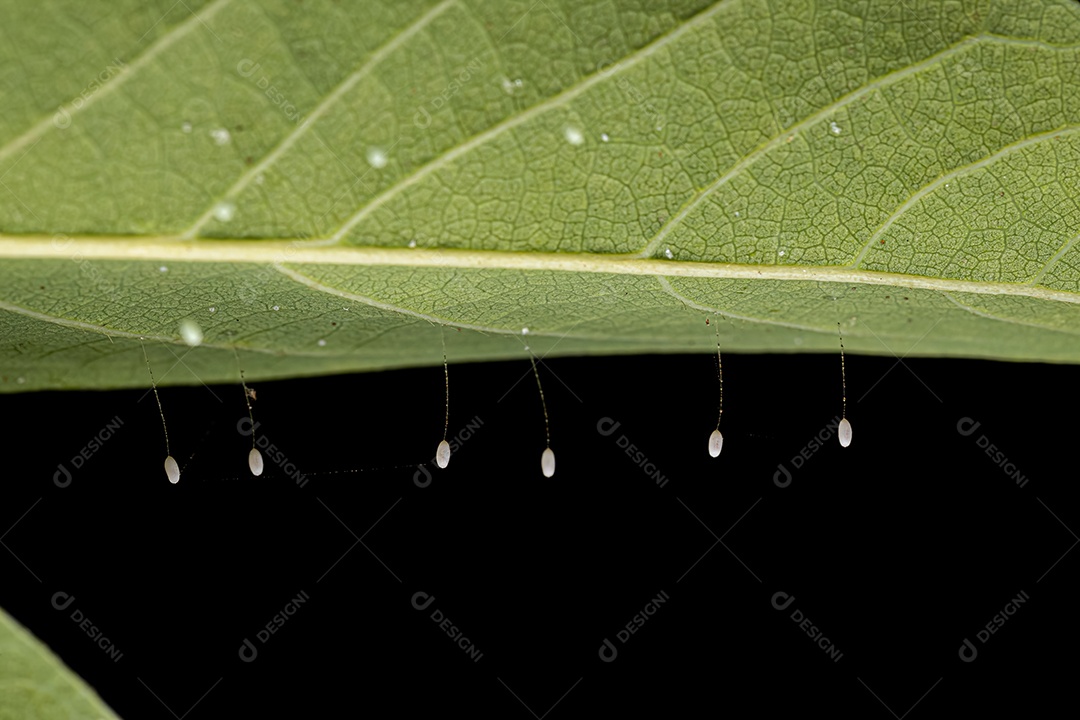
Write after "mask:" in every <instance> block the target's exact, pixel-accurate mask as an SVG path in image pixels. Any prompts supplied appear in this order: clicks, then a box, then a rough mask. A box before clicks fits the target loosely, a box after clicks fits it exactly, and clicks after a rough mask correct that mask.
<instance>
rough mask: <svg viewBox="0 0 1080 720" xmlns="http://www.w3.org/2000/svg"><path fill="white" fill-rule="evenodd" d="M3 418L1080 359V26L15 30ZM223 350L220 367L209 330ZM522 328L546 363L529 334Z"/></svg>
mask: <svg viewBox="0 0 1080 720" xmlns="http://www.w3.org/2000/svg"><path fill="white" fill-rule="evenodd" d="M0 22H3V24H4V26H5V27H11V28H15V29H17V30H18V32H10V33H8V42H7V43H5V44H4V45H3V46H0V88H3V94H4V99H5V106H4V109H3V111H2V112H0V184H2V185H3V187H2V188H0V334H2V337H3V342H2V343H0V391H9V392H12V391H25V390H40V389H50V388H112V387H125V386H145V385H146V384H147V376H146V370H145V363H144V361H143V356H142V351H141V350H140V344H142V345H144V346H145V347H146V350H147V352H148V354H149V356H150V359H151V362H152V363H153V364H154V366H155V369H156V372H157V374H158V376H159V380H160V381H161V382H162V384H191V383H196V382H231V381H235V380H236V376H237V371H236V356H234V351H235V352H236V353H237V354H238V355H239V358H240V362H241V363H242V364H243V366H244V369H245V373H246V374H247V375H248V376H249V377H251V378H269V377H289V376H300V375H312V374H320V373H334V372H343V371H353V370H374V369H381V368H392V367H400V366H407V365H425V364H434V363H438V362H440V361H441V358H442V348H441V343H440V342H439V336H440V333H441V334H443V335H445V337H446V342H447V348H448V351H449V353H450V357H451V359H452V360H454V361H468V360H485V359H499V358H523V357H525V354H526V349H525V348H526V346H527V347H528V348H529V349H530V350H532V351H534V352H536V353H539V354H544V353H548V352H550V353H552V354H554V355H571V354H574V355H581V354H614V353H644V352H685V351H707V350H710V349H711V348H713V347H714V344H715V335H714V334H713V331H712V329H711V328H707V327H705V325H704V318H705V317H707V316H710V315H711V316H714V317H716V322H717V323H718V324H719V325H718V327H719V329H720V336H721V345H722V346H723V348H724V349H725V350H730V351H736V352H738V351H744V352H761V351H766V352H805V351H830V352H836V351H837V345H838V344H837V337H836V336H837V324H838V323H839V324H840V325H841V327H842V329H843V332H844V340H845V347H846V348H848V349H850V350H851V351H853V352H865V353H877V354H891V353H895V354H897V355H900V356H903V355H908V354H910V355H928V356H963V357H988V358H1000V359H1013V360H1043V361H1052V362H1078V361H1080V343H1077V342H1076V340H1077V337H1076V336H1077V334H1078V333H1080V316H1078V312H1080V256H1078V255H1077V252H1080V251H1077V250H1076V249H1075V248H1074V247H1073V246H1074V245H1075V244H1076V241H1077V240H1078V239H1080V204H1078V201H1080V4H1077V3H1075V2H1071V1H1069V2H1067V1H1066V0H994V1H993V2H991V1H990V0H950V1H948V2H946V1H945V0H918V1H916V0H908V1H906V2H902V3H895V2H889V1H878V0H873V1H866V2H851V1H850V0H835V1H828V0H802V1H795V2H788V1H785V2H779V1H777V2H766V1H764V0H722V1H721V2H713V3H710V2H705V1H704V0H669V1H668V2H643V1H641V0H637V1H631V0H618V1H612V2H605V3H586V4H582V3H579V2H575V1H574V0H547V1H546V2H544V3H539V4H536V3H533V2H531V0H522V1H520V2H517V1H513V2H493V1H486V2H481V1H480V0H444V1H443V2H433V1H431V0H399V1H396V2H392V3H391V2H386V3H375V2H366V3H340V4H339V3H335V2H330V1H329V0H327V1H322V2H320V1H315V2H305V3H303V4H299V3H295V2H290V1H287V0H261V1H259V2H256V1H255V0H214V1H212V2H202V3H200V2H188V3H179V4H173V3H172V2H171V1H170V0H155V1H153V2H145V1H144V0H120V1H118V2H110V3H83V2H78V1H76V0H57V2H55V3H53V10H52V11H51V12H50V13H48V14H47V15H43V14H41V13H39V12H38V11H37V10H36V9H34V8H33V7H32V6H30V5H28V4H26V3H20V2H17V0H2V1H0ZM184 320H191V321H193V322H194V323H195V324H196V325H197V326H198V328H199V329H200V330H201V333H202V344H201V345H200V346H199V347H195V348H192V347H189V346H188V345H187V344H185V341H184V339H183V338H182V337H181V333H180V330H179V328H180V324H181V322H182V321H184ZM525 328H527V329H528V331H527V333H525V332H524V329H525Z"/></svg>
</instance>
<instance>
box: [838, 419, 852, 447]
mask: <svg viewBox="0 0 1080 720" xmlns="http://www.w3.org/2000/svg"><path fill="white" fill-rule="evenodd" d="M837 435H838V436H839V437H840V446H841V447H847V446H848V445H850V444H851V423H849V422H848V419H847V418H844V419H843V420H841V421H840V427H839V428H837Z"/></svg>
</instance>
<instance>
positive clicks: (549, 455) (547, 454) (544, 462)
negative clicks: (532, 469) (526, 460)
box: [540, 448, 555, 477]
mask: <svg viewBox="0 0 1080 720" xmlns="http://www.w3.org/2000/svg"><path fill="white" fill-rule="evenodd" d="M540 469H541V470H543V471H544V477H551V476H552V475H554V474H555V453H554V452H553V451H552V450H551V448H547V449H546V450H544V454H543V455H541V456H540Z"/></svg>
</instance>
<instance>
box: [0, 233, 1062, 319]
mask: <svg viewBox="0 0 1080 720" xmlns="http://www.w3.org/2000/svg"><path fill="white" fill-rule="evenodd" d="M69 241H70V242H69ZM4 260H55V261H68V262H83V261H89V260H101V261H128V262H130V261H152V262H201V263H238V264H249V265H351V266H370V267H414V268H457V269H466V270H507V271H515V270H516V271H534V272H535V271H541V272H542V271H550V272H568V273H589V274H612V275H637V276H641V277H655V276H660V277H664V276H666V277H696V278H716V279H727V280H782V281H792V282H832V283H848V284H860V285H887V286H890V287H900V288H911V289H918V290H930V291H938V292H961V293H973V294H978V295H1008V296H1013V297H1029V298H1034V299H1037V300H1049V301H1054V302H1065V303H1072V304H1080V294H1077V293H1072V292H1067V291H1064V290H1054V289H1051V288H1046V287H1041V286H1037V285H1031V284H1027V285H1025V284H1020V283H1007V282H986V281H976V280H959V279H954V278H932V277H926V276H921V275H904V274H901V273H885V272H876V271H872V270H859V269H855V268H851V267H842V266H800V265H737V264H733V263H712V262H681V261H674V260H652V259H645V258H640V257H636V256H633V255H600V254H584V253H579V254H575V253H535V252H534V253H519V252H503V251H496V250H451V249H446V250H427V249H422V248H380V247H348V246H340V245H333V246H325V245H324V246H313V245H309V244H303V243H299V242H296V241H284V240H257V239H251V240H218V241H196V242H192V241H188V240H180V239H178V238H175V237H161V238H153V237H146V236H140V237H106V236H87V237H81V238H65V239H64V240H63V241H56V240H53V239H52V238H45V237H35V236H10V235H0V262H2V261H4Z"/></svg>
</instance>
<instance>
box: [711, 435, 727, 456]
mask: <svg viewBox="0 0 1080 720" xmlns="http://www.w3.org/2000/svg"><path fill="white" fill-rule="evenodd" d="M723 447H724V436H723V435H721V434H720V431H719V430H713V431H712V435H710V436H709V454H710V455H712V456H713V457H719V455H720V450H721V449H723Z"/></svg>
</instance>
